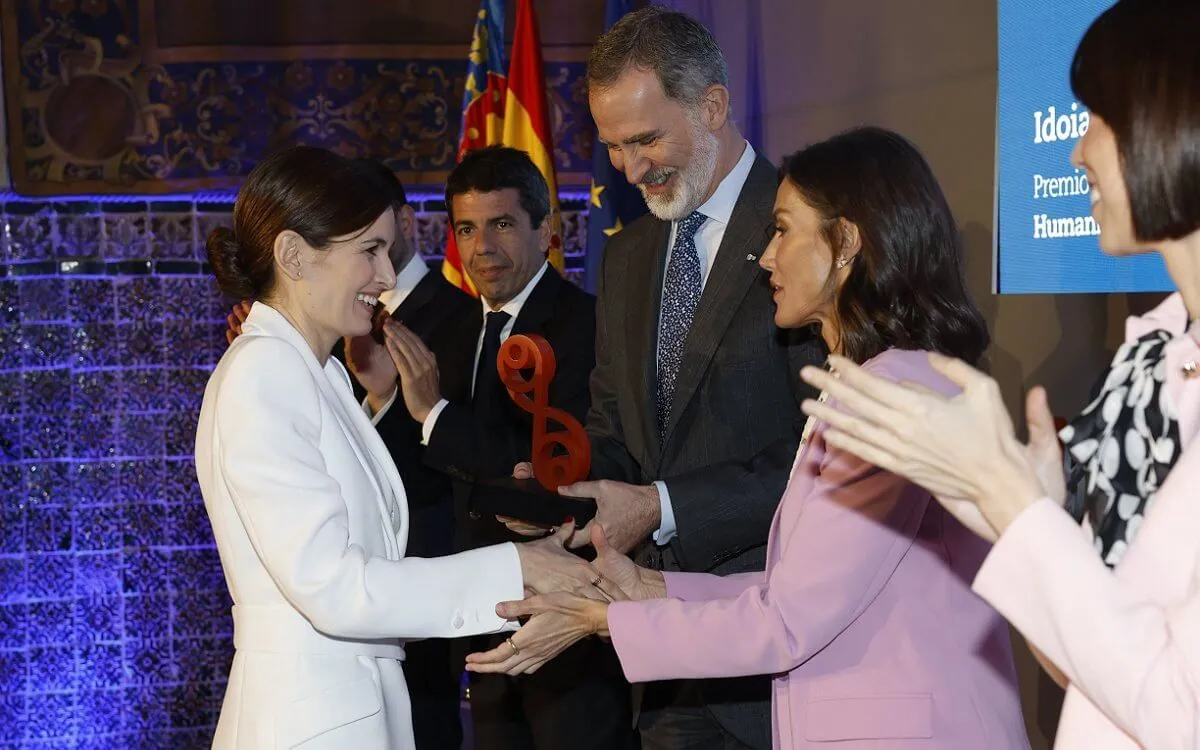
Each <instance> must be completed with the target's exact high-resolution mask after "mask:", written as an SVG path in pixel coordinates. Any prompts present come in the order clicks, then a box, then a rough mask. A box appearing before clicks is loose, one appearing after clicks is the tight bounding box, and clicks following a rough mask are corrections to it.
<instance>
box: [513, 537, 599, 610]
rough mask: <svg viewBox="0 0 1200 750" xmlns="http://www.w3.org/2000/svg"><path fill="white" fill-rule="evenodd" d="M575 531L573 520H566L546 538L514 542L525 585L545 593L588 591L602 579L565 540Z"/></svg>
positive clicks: (537, 591)
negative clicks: (569, 549) (574, 553)
mask: <svg viewBox="0 0 1200 750" xmlns="http://www.w3.org/2000/svg"><path fill="white" fill-rule="evenodd" d="M574 533H575V524H574V523H573V522H570V523H565V524H563V525H562V526H560V527H559V528H558V531H556V532H554V533H553V534H551V535H550V536H548V537H545V538H543V539H538V540H535V541H532V542H522V543H521V544H518V545H517V554H518V556H519V557H520V559H521V577H522V579H523V581H524V583H525V588H526V589H528V590H530V591H533V592H536V593H539V594H548V593H551V592H555V591H576V592H587V591H589V590H591V589H592V588H594V583H595V582H597V581H600V580H603V577H602V576H601V575H600V572H599V571H598V570H596V569H595V568H593V567H592V566H591V565H589V564H588V563H587V561H586V560H584V559H582V558H580V557H578V556H576V555H573V554H571V553H570V552H569V551H567V549H566V542H567V540H569V539H570V538H571V535H572V534H574Z"/></svg>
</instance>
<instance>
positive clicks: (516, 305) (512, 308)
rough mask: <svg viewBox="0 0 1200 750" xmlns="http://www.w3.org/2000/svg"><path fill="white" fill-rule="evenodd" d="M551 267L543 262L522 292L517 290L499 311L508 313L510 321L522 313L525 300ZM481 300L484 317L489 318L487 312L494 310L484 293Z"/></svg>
mask: <svg viewBox="0 0 1200 750" xmlns="http://www.w3.org/2000/svg"><path fill="white" fill-rule="evenodd" d="M549 267H550V263H549V262H545V263H542V267H541V268H540V269H538V272H537V273H535V274H534V275H533V278H532V279H530V280H529V283H528V284H526V285H525V288H524V289H522V290H521V291H520V292H517V295H516V296H515V297H513V298H512V299H510V300H509V301H508V302H505V303H504V304H503V305H502V306H501V307H500V310H499V312H506V313H508V314H509V321H510V322H511V321H514V320H516V319H517V316H518V315H520V314H521V308H522V307H524V306H525V300H527V299H529V295H530V294H532V293H533V288H534V287H535V286H537V285H538V282H539V281H541V280H542V277H543V276H545V275H546V269H547V268H549ZM479 302H480V303H481V304H482V305H483V318H484V320H487V314H488V313H490V312H492V307H491V305H489V304H488V303H487V300H485V299H484V298H483V296H482V295H480V297H479Z"/></svg>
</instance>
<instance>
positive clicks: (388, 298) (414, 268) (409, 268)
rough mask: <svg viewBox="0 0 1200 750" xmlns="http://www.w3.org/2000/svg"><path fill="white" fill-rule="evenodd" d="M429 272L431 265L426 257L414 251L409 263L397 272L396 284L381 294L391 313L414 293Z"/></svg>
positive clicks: (380, 296) (385, 305) (382, 300)
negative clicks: (426, 260) (426, 261)
mask: <svg viewBox="0 0 1200 750" xmlns="http://www.w3.org/2000/svg"><path fill="white" fill-rule="evenodd" d="M427 273H429V266H428V265H427V264H426V263H425V259H424V258H422V257H421V254H420V253H419V252H414V253H413V256H412V257H411V258H409V259H408V263H406V264H404V268H402V269H400V273H398V274H396V286H394V287H392V288H391V289H388V290H387V291H385V292H384V293H383V294H380V295H379V301H380V302H382V303H383V306H384V307H386V308H387V311H388V314H389V315H390V314H392V313H394V312H396V308H397V307H399V306H400V305H402V304H404V300H406V299H408V295H410V294H412V290H414V289H416V288H417V284H419V283H421V279H423V278H425V274H427Z"/></svg>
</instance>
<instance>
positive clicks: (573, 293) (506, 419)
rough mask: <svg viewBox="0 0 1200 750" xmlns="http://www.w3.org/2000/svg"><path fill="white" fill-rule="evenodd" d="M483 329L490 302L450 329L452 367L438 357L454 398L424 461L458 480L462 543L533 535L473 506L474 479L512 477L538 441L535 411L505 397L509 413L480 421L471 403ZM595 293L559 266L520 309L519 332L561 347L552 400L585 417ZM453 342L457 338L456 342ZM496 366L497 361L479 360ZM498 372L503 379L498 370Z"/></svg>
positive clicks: (467, 545)
mask: <svg viewBox="0 0 1200 750" xmlns="http://www.w3.org/2000/svg"><path fill="white" fill-rule="evenodd" d="M482 329H483V307H482V304H481V303H479V302H475V304H474V305H473V307H471V308H470V309H467V310H463V311H461V312H460V313H459V314H458V315H457V316H456V317H455V318H454V319H453V320H451V321H448V322H447V324H446V327H445V330H444V332H443V334H442V335H443V336H445V337H446V338H447V339H448V340H449V341H448V342H447V345H448V346H449V347H450V348H451V349H452V351H453V353H452V355H449V357H448V361H447V362H446V365H445V366H442V364H441V362H440V361H439V362H438V368H439V371H440V373H439V374H440V377H441V386H442V396H443V397H444V398H445V399H446V400H447V401H449V404H447V406H446V408H444V409H443V410H442V412H441V414H440V415H439V416H438V418H437V424H436V425H435V426H434V430H433V433H432V434H431V435H430V437H429V445H428V447H427V448H426V451H425V461H426V462H427V463H428V464H429V465H430V466H433V467H435V468H438V469H440V470H442V471H445V472H446V473H447V474H449V475H450V476H451V477H454V478H455V479H457V480H459V481H456V482H455V483H454V484H455V488H454V497H455V503H456V506H457V507H456V518H457V521H458V524H459V526H458V540H457V548H458V549H471V548H474V547H478V546H482V545H485V544H494V543H496V542H501V541H528V540H527V539H526V538H525V537H521V536H517V535H514V534H512V533H511V532H509V531H508V530H507V529H506V528H505V527H504V526H503V525H502V524H500V523H499V522H498V521H496V519H495V518H494V517H491V516H488V515H486V514H477V513H474V512H473V511H472V508H471V507H470V502H471V499H470V494H471V485H470V484H469V483H468V482H469V480H472V479H494V478H498V477H507V476H511V475H512V468H513V466H514V465H515V464H516V463H518V462H520V461H528V460H529V456H530V445H531V443H532V440H533V415H531V414H529V412H526V411H525V410H523V409H521V408H520V407H519V406H517V405H516V404H515V403H513V402H512V401H511V400H506V401H505V404H504V411H503V412H502V413H500V414H497V415H495V419H493V420H492V422H491V423H488V424H485V423H484V422H483V421H482V420H479V419H476V418H475V415H474V414H473V412H472V408H471V385H472V382H473V380H474V376H475V367H474V365H475V352H476V348H477V346H478V342H479V334H480V331H481V330H482ZM595 331H596V298H595V297H593V296H592V295H590V294H588V293H586V292H584V291H582V290H581V289H579V288H578V287H576V286H575V285H574V284H571V283H570V282H568V281H566V280H565V279H563V277H562V276H561V275H559V273H558V272H557V271H555V270H554V269H553V268H548V269H546V272H545V274H544V275H543V276H542V278H541V280H540V281H538V283H537V285H536V286H534V288H533V291H532V292H531V293H530V295H529V297H528V298H527V299H526V300H525V304H524V305H523V306H522V307H521V312H520V314H519V315H517V319H516V321H515V322H514V323H513V329H512V333H513V335H516V334H522V333H524V334H538V335H540V336H542V337H544V338H545V339H546V340H547V341H548V342H550V346H552V347H553V348H554V357H555V360H556V362H557V369H556V371H555V375H554V380H552V381H551V383H550V405H551V406H553V407H556V408H559V409H563V410H564V411H567V412H568V413H570V414H572V415H573V416H574V417H575V418H576V419H578V420H580V421H581V422H582V421H583V419H584V417H586V416H587V410H588V401H589V396H588V377H589V376H590V375H591V372H592V367H593V366H594V364H595V344H594V341H595V339H594V336H595ZM451 342H453V343H451ZM483 366H488V367H490V368H491V373H490V374H494V373H495V372H496V364H495V363H494V362H492V363H480V367H483ZM496 377H499V376H498V375H496Z"/></svg>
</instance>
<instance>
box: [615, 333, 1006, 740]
mask: <svg viewBox="0 0 1200 750" xmlns="http://www.w3.org/2000/svg"><path fill="white" fill-rule="evenodd" d="M866 368H867V369H868V370H870V371H872V372H875V373H877V374H880V375H882V376H884V377H887V378H890V379H894V380H908V381H915V382H918V383H922V384H924V385H926V386H928V387H930V388H935V389H937V390H939V391H942V392H945V393H949V392H953V390H954V386H953V385H952V384H951V383H949V382H948V381H946V380H945V379H944V378H942V377H941V376H940V375H939V374H937V373H936V372H934V371H933V369H932V368H931V367H930V366H929V363H928V359H927V357H926V355H925V353H924V352H913V351H900V350H889V351H887V352H884V353H883V354H881V355H879V356H878V357H876V358H874V359H873V360H871V361H870V362H868V363H867V364H866ZM823 435H824V425H820V426H818V428H817V429H816V430H815V431H814V432H813V435H812V437H811V438H810V439H809V441H808V444H807V445H806V446H802V447H801V449H800V453H799V454H798V456H797V459H796V463H795V465H794V466H793V468H792V475H791V478H790V480H789V482H788V486H787V489H786V490H785V491H784V495H783V500H782V502H781V503H780V505H779V509H778V511H776V514H775V520H774V522H773V523H772V525H771V532H770V537H769V539H768V543H767V569H766V571H765V572H764V573H745V574H740V575H733V576H726V577H720V576H714V575H708V574H703V573H667V574H666V584H667V597H668V598H666V599H656V600H652V601H644V602H618V603H614V604H613V605H611V607H610V608H609V614H608V621H609V628H610V630H611V633H612V642H613V645H614V646H615V647H616V651H617V654H618V655H619V656H620V659H621V665H622V667H623V668H624V670H625V674H626V676H627V677H628V678H629V680H630V681H632V682H645V681H650V680H662V679H668V678H708V677H735V676H743V675H754V674H772V675H775V679H774V685H773V696H772V709H773V711H772V713H773V734H774V746H775V747H776V748H813V749H814V750H816V749H818V748H831V747H836V748H837V749H838V750H868V749H869V750H890V749H891V748H896V749H897V750H899V749H900V748H904V750H933V749H934V748H937V749H938V750H968V749H970V750H976V749H977V748H1004V749H1006V750H1007V749H1008V748H1028V747H1029V745H1028V740H1027V739H1026V736H1025V725H1024V721H1023V719H1022V716H1021V706H1020V698H1019V696H1018V692H1017V685H1016V675H1015V672H1014V668H1013V661H1012V654H1011V651H1010V646H1009V634H1008V628H1007V627H1006V625H1005V623H1004V621H1003V620H1002V619H1001V618H1000V616H999V615H997V614H996V612H995V611H994V610H992V609H991V608H990V607H989V606H988V605H987V604H985V603H984V602H983V601H982V600H981V599H980V598H979V597H977V596H976V595H975V594H974V593H972V592H971V589H970V582H971V580H972V578H973V577H974V575H975V571H976V570H977V569H978V567H979V565H980V563H981V562H982V560H983V558H984V557H985V556H986V555H987V552H988V546H987V544H986V543H985V542H983V541H981V540H980V539H979V538H978V537H976V536H975V535H973V534H972V533H971V532H969V531H968V530H967V529H966V528H964V527H963V526H961V525H960V524H959V523H958V522H957V521H955V520H954V519H953V517H951V516H950V515H949V514H947V513H946V512H945V511H943V510H942V508H941V506H940V505H938V503H937V502H936V501H934V500H933V499H932V498H931V497H930V496H929V494H928V493H926V492H925V491H924V490H921V489H920V488H918V487H916V486H915V485H912V484H910V483H908V482H906V481H905V480H903V479H901V478H899V477H897V476H895V475H892V474H888V473H886V472H884V471H881V470H880V469H878V468H876V467H874V466H871V465H870V464H867V463H865V462H864V461H862V460H861V459H858V458H857V457H855V456H852V455H850V454H847V453H844V452H841V451H835V450H830V449H828V448H827V447H826V444H825V441H824V437H823ZM828 743H836V744H832V745H831V744H828Z"/></svg>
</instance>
